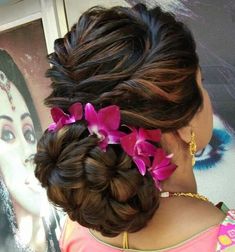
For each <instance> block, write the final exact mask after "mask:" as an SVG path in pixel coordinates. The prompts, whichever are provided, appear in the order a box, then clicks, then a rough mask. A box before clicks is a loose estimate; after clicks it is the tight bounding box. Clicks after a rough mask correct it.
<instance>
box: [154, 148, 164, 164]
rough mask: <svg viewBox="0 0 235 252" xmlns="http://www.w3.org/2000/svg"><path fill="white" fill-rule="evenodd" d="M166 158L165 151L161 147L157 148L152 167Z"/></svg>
mask: <svg viewBox="0 0 235 252" xmlns="http://www.w3.org/2000/svg"><path fill="white" fill-rule="evenodd" d="M165 158H166V154H165V151H164V150H163V149H161V148H157V149H156V151H155V154H154V159H153V167H156V166H159V164H160V163H161V162H162V160H164V159H165Z"/></svg>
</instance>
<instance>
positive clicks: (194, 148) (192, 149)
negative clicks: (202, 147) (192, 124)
mask: <svg viewBox="0 0 235 252" xmlns="http://www.w3.org/2000/svg"><path fill="white" fill-rule="evenodd" d="M196 151H197V145H196V141H195V133H194V132H193V131H192V132H191V140H190V142H189V153H190V155H191V156H192V166H194V165H195V163H196V160H195V153H196Z"/></svg>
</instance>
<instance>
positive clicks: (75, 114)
mask: <svg viewBox="0 0 235 252" xmlns="http://www.w3.org/2000/svg"><path fill="white" fill-rule="evenodd" d="M69 113H70V114H66V113H64V111H63V110H62V109H60V108H59V107H54V108H52V109H51V116H52V119H53V121H54V123H52V124H50V125H49V127H48V130H49V131H56V130H59V129H61V128H62V127H63V126H64V125H67V124H71V123H74V122H76V121H78V120H81V119H82V116H83V111H82V104H81V103H80V102H77V103H74V104H73V105H71V106H70V107H69Z"/></svg>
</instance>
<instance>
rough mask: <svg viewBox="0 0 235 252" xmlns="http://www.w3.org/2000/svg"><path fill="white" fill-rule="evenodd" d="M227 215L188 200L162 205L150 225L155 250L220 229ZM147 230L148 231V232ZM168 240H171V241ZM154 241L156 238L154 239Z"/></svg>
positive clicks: (207, 205) (208, 205)
mask: <svg viewBox="0 0 235 252" xmlns="http://www.w3.org/2000/svg"><path fill="white" fill-rule="evenodd" d="M224 218H225V214H224V213H223V212H222V211H221V210H219V209H218V208H216V207H215V206H214V205H213V204H212V203H209V202H204V201H201V200H196V199H189V198H187V199H186V198H185V199H184V198H182V199H179V198H175V199H172V200H170V201H169V200H168V201H167V200H166V201H165V202H162V204H161V206H160V207H159V209H158V210H157V211H156V214H155V216H154V218H153V220H152V221H151V223H150V226H149V228H150V229H149V231H150V232H147V233H149V234H148V236H151V233H152V234H154V236H155V237H158V239H156V238H155V239H154V240H155V242H156V244H154V245H155V247H166V246H169V247H170V246H174V245H176V244H180V243H182V242H183V241H186V240H188V239H191V238H192V237H194V236H197V235H199V234H201V233H203V232H205V231H206V230H209V229H210V228H212V227H219V225H220V224H221V223H222V222H223V220H224ZM146 231H147V230H146ZM169 237H171V239H170V240H169ZM152 238H153V237H152Z"/></svg>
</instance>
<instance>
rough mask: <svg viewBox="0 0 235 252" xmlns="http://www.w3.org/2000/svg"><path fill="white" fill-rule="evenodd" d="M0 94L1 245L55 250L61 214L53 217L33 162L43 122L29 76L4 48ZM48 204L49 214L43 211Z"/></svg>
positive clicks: (9, 248) (11, 248)
mask: <svg viewBox="0 0 235 252" xmlns="http://www.w3.org/2000/svg"><path fill="white" fill-rule="evenodd" d="M0 97H1V98H0V100H1V104H2V105H1V107H0V130H1V131H0V132H1V138H0V148H1V153H0V198H1V201H0V215H1V225H0V244H1V249H3V250H4V251H55V249H56V248H58V243H57V240H56V236H55V230H53V228H55V226H56V223H55V218H54V217H52V218H51V220H50V217H49V216H50V215H49V214H50V211H49V209H50V208H49V206H48V203H47V200H46V197H45V193H44V192H43V190H42V188H41V186H40V185H39V183H38V181H37V179H36V178H35V176H34V164H33V162H32V159H33V156H34V153H35V152H36V143H37V139H36V133H35V131H36V132H37V133H38V134H39V131H40V130H41V129H40V124H39V120H38V117H37V114H36V111H35V109H34V106H33V102H32V99H31V96H30V94H29V91H28V89H27V86H26V83H25V80H24V78H23V75H22V74H21V72H20V70H19V69H18V67H17V66H16V64H15V63H14V61H13V59H12V58H11V56H10V55H9V54H8V53H7V52H6V51H4V50H0ZM27 104H28V106H27ZM34 125H36V129H35V128H34ZM42 208H44V212H45V211H46V210H48V211H49V212H46V214H43V212H42ZM41 216H43V219H42V218H41ZM53 226H54V227H53ZM52 227H53V228H52ZM56 251H58V250H56Z"/></svg>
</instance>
